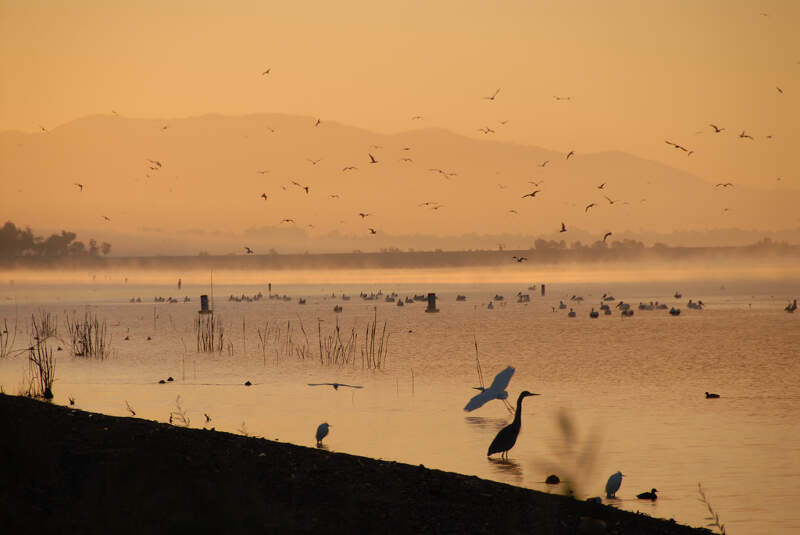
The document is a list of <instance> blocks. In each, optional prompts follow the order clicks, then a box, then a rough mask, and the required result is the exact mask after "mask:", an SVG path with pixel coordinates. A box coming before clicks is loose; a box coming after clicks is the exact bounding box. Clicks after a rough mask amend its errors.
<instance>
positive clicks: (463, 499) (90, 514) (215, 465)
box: [0, 395, 708, 535]
mask: <svg viewBox="0 0 800 535" xmlns="http://www.w3.org/2000/svg"><path fill="white" fill-rule="evenodd" d="M0 426H1V427H0V467H2V468H1V469H0V473H1V474H2V476H0V531H2V532H4V533H36V534H37V535H38V534H45V533H193V534H196V533H208V532H215V533H220V534H221V533H286V532H308V533H311V532H314V533H344V532H347V533H351V534H356V533H491V534H493V535H495V534H499V533H541V534H551V533H552V534H561V533H563V534H575V533H581V532H585V531H586V527H587V525H588V524H587V522H588V521H587V520H586V519H584V520H583V525H581V522H582V521H581V517H590V518H593V519H598V520H602V521H603V522H604V523H605V526H606V527H605V528H603V527H602V525H601V524H598V523H597V522H594V526H593V528H594V530H593V531H588V532H589V533H618V534H645V533H657V534H700V533H708V531H707V530H702V529H692V528H688V527H685V526H681V525H679V524H676V523H674V522H670V521H666V520H660V519H655V518H651V517H648V516H645V515H641V514H634V513H630V512H626V511H620V510H617V509H614V508H612V507H605V506H602V505H596V504H589V503H585V502H579V501H576V500H571V499H568V498H565V497H563V496H557V495H550V494H545V493H541V492H537V491H533V490H529V489H523V488H519V487H513V486H510V485H506V484H502V483H496V482H493V481H487V480H483V479H479V478H477V477H474V476H465V475H460V474H453V473H449V472H442V471H439V470H430V469H426V468H424V467H421V466H411V465H407V464H401V463H395V462H386V461H377V460H373V459H369V458H365V457H357V456H354V455H347V454H344V453H332V452H328V451H324V450H318V449H313V448H307V447H301V446H295V445H292V444H283V443H278V442H271V441H268V440H264V439H259V438H248V437H242V436H238V435H232V434H229V433H220V432H214V431H205V430H199V429H184V428H180V427H175V426H172V425H167V424H162V423H156V422H151V421H147V420H141V419H137V418H119V417H112V416H105V415H102V414H95V413H88V412H83V411H79V410H74V409H70V408H67V407H61V406H54V405H51V404H48V403H44V402H39V401H35V400H31V399H27V398H22V397H16V396H7V395H0Z"/></svg>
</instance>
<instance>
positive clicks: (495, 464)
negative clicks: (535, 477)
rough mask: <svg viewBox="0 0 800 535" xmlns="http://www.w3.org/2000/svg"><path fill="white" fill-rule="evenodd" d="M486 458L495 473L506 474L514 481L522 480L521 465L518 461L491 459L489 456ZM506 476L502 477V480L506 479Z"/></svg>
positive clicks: (519, 481)
mask: <svg viewBox="0 0 800 535" xmlns="http://www.w3.org/2000/svg"><path fill="white" fill-rule="evenodd" d="M486 460H487V461H488V462H489V463H490V464H491V468H492V471H493V472H494V473H495V474H497V475H500V476H506V477H508V478H509V479H511V480H513V481H514V482H515V483H521V482H522V476H523V472H522V466H520V464H519V463H518V462H516V461H512V460H511V459H493V458H491V457H487V458H486ZM506 477H504V478H503V481H506Z"/></svg>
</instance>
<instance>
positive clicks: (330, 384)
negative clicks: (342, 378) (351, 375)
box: [308, 383, 364, 390]
mask: <svg viewBox="0 0 800 535" xmlns="http://www.w3.org/2000/svg"><path fill="white" fill-rule="evenodd" d="M308 386H332V387H333V389H334V390H339V387H340V386H346V387H347V388H364V387H363V386H358V385H346V384H344V383H308Z"/></svg>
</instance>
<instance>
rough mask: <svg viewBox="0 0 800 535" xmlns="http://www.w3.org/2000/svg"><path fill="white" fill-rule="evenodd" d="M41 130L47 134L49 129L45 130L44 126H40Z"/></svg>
mask: <svg viewBox="0 0 800 535" xmlns="http://www.w3.org/2000/svg"><path fill="white" fill-rule="evenodd" d="M39 128H41V130H42V132H45V133H47V128H45V127H44V126H42V125H39Z"/></svg>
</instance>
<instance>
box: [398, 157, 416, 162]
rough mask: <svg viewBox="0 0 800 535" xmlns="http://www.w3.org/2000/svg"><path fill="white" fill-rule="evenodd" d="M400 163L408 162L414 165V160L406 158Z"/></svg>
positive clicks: (401, 159)
mask: <svg viewBox="0 0 800 535" xmlns="http://www.w3.org/2000/svg"><path fill="white" fill-rule="evenodd" d="M400 161H401V162H406V163H412V162H413V161H414V160H412V159H411V158H408V157H406V158H400Z"/></svg>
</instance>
